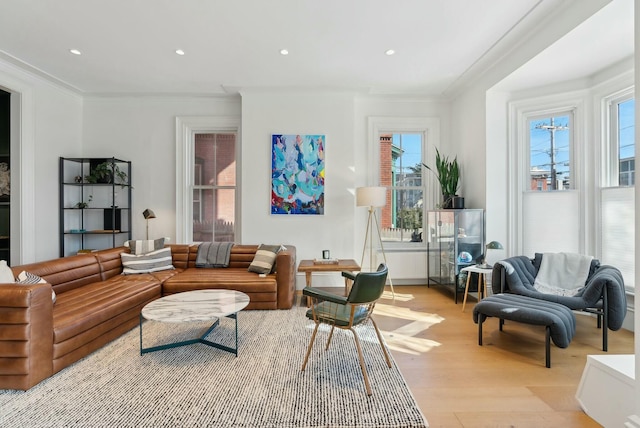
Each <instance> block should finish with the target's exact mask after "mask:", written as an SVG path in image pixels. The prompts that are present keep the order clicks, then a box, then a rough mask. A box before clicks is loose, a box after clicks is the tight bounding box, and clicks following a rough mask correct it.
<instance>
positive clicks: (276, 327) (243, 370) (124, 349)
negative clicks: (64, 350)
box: [0, 308, 427, 428]
mask: <svg viewBox="0 0 640 428" xmlns="http://www.w3.org/2000/svg"><path fill="white" fill-rule="evenodd" d="M304 310H305V309H304V308H294V309H292V310H286V311H282V310H280V311H243V312H240V313H239V315H238V316H239V318H238V332H239V354H238V356H237V357H236V356H234V355H233V354H230V353H227V352H224V351H221V350H219V349H215V348H211V347H208V346H206V345H202V344H194V345H188V346H186V347H182V348H174V349H168V350H162V351H158V352H153V353H149V354H145V355H142V356H141V355H140V342H139V337H140V336H139V329H138V328H135V329H133V330H131V331H129V332H128V333H127V334H125V335H123V336H122V337H120V338H119V339H117V340H115V341H113V342H111V343H110V344H108V345H107V346H105V347H104V348H102V349H100V350H98V351H97V352H95V353H93V354H91V355H89V356H88V357H86V358H84V359H83V360H81V361H78V362H77V363H75V364H74V365H72V366H70V367H68V368H66V369H64V370H63V371H61V372H59V373H57V374H56V375H54V376H53V377H51V378H49V379H47V380H45V381H43V382H42V383H40V384H39V385H37V386H35V387H33V388H32V389H31V390H29V391H26V392H22V391H7V390H0V427H4V428H7V427H72V426H78V427H240V428H242V427H247V428H248V427H252V428H253V427H274V428H275V427H278V428H280V427H376V428H382V427H426V426H427V422H426V419H425V418H424V416H423V415H422V413H421V412H420V410H419V408H418V406H417V404H416V402H415V400H414V399H413V396H412V395H411V392H410V391H409V389H408V388H407V385H406V383H405V381H404V379H403V377H402V375H401V373H400V372H399V370H398V368H397V366H396V364H395V362H394V363H393V366H392V368H388V367H387V366H386V364H385V361H384V357H383V355H382V351H381V349H380V348H379V344H378V343H377V341H376V339H375V331H374V329H373V326H371V324H370V323H367V325H366V326H361V327H358V333H359V335H360V337H361V339H362V346H363V352H364V353H365V361H366V364H367V369H368V371H369V378H370V381H371V385H372V388H373V396H371V397H367V395H366V393H365V388H364V382H363V379H362V374H361V372H360V368H359V365H358V356H357V351H356V348H355V344H354V341H353V337H352V335H351V333H350V332H345V331H338V330H337V331H336V333H334V337H333V339H332V343H331V347H330V348H329V351H325V350H324V343H325V340H326V338H327V336H328V331H321V332H319V333H318V337H317V339H316V344H315V345H314V349H313V352H312V355H311V357H310V360H309V364H308V365H307V369H306V370H305V371H304V372H302V371H301V370H300V368H301V365H302V361H303V358H304V353H305V350H306V346H307V344H308V341H309V339H310V337H311V332H312V328H313V323H312V322H310V321H308V320H307V319H306V318H305V316H304ZM207 327H208V326H207V325H204V324H201V323H198V324H162V323H157V322H151V321H147V322H145V324H144V327H143V329H144V330H143V332H144V346H145V347H148V346H152V345H156V344H161V343H166V342H169V341H178V340H183V339H188V338H191V337H194V336H199V335H200V334H201V333H202V332H204V331H205V330H206V328H207ZM234 332H235V323H234V321H233V320H232V319H228V318H224V319H222V320H221V324H220V326H219V327H218V328H217V329H216V330H214V331H213V332H212V333H211V335H210V336H209V339H210V340H220V341H221V342H223V343H227V344H228V345H230V346H233V344H234Z"/></svg>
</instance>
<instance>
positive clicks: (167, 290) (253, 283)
mask: <svg viewBox="0 0 640 428" xmlns="http://www.w3.org/2000/svg"><path fill="white" fill-rule="evenodd" d="M212 271H214V272H212ZM212 273H214V274H213V275H212ZM216 288H217V289H221V288H223V289H230V290H237V291H241V292H243V293H247V294H252V293H268V294H273V295H276V293H277V289H278V286H277V283H276V276H275V275H267V276H266V277H260V276H258V274H256V273H253V272H249V271H247V270H246V269H234V268H213V269H209V268H188V269H185V270H184V271H183V272H182V273H180V275H176V276H173V277H172V278H169V279H167V280H166V281H165V282H164V284H163V288H162V292H163V294H165V295H166V294H173V293H180V292H183V291H190V290H202V289H216Z"/></svg>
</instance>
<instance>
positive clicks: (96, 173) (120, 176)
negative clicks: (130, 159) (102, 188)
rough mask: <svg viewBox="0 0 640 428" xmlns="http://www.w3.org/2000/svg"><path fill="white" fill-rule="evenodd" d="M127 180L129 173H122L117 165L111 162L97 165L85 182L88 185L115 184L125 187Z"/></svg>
mask: <svg viewBox="0 0 640 428" xmlns="http://www.w3.org/2000/svg"><path fill="white" fill-rule="evenodd" d="M114 177H115V181H114ZM127 178H128V177H127V173H126V172H124V171H122V170H121V169H120V167H119V166H118V164H117V163H115V162H113V161H110V160H109V161H105V162H102V163H100V164H98V165H96V166H95V167H94V168H93V169H92V170H91V173H90V174H89V175H87V176H86V177H85V180H86V181H87V183H115V184H119V185H121V186H125V185H126V184H127Z"/></svg>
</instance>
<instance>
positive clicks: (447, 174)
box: [422, 148, 464, 208]
mask: <svg viewBox="0 0 640 428" xmlns="http://www.w3.org/2000/svg"><path fill="white" fill-rule="evenodd" d="M422 165H423V166H424V167H425V168H427V169H428V170H429V171H431V172H433V173H434V174H435V175H436V177H437V178H438V182H439V183H440V190H441V191H442V208H464V198H462V197H459V196H458V195H457V192H458V186H459V184H460V167H459V165H458V158H457V157H454V158H453V160H449V157H448V156H442V155H440V152H439V151H438V149H437V148H436V169H435V171H434V170H433V169H431V168H430V167H429V166H428V165H427V164H425V163H423V164H422Z"/></svg>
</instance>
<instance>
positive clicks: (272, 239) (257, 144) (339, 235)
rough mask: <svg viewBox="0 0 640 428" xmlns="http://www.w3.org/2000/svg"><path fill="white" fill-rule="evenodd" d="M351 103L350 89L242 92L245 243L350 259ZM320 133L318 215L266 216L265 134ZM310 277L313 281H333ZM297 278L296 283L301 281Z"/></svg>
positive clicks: (352, 204)
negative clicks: (322, 166)
mask: <svg viewBox="0 0 640 428" xmlns="http://www.w3.org/2000/svg"><path fill="white" fill-rule="evenodd" d="M353 117H354V101H353V95H352V94H350V93H284V94H283V93H278V92H259V91H254V92H251V91H244V92H243V93H242V165H241V168H242V236H243V240H244V241H246V242H247V243H257V244H259V243H271V244H273V243H283V244H293V245H295V246H296V248H297V255H298V259H299V260H300V259H313V258H320V257H321V251H322V250H324V249H328V250H330V251H331V255H332V257H336V258H356V257H355V250H354V242H353V234H354V209H355V199H354V188H355V183H356V171H355V168H354V164H355V153H354V120H353ZM272 134H324V135H326V147H325V162H326V173H325V212H324V215H272V214H271V213H270V196H271V190H270V186H271V135H272ZM326 276H330V277H333V276H336V275H331V274H328V275H324V276H323V275H314V285H326V283H327V282H329V283H331V282H334V283H335V282H336V281H335V278H331V279H327V278H324V277H326ZM301 278H302V277H300V278H299V279H298V286H299V287H300V286H301V284H302V283H303V282H304V281H303V279H301Z"/></svg>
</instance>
